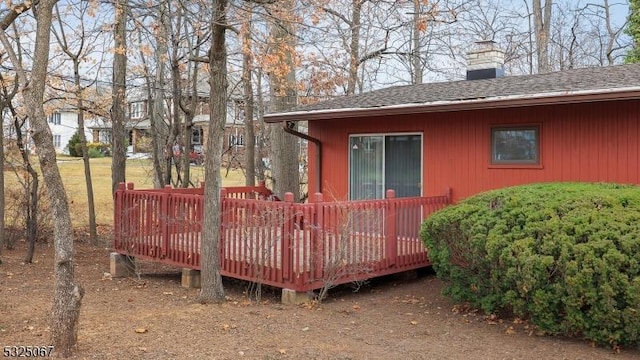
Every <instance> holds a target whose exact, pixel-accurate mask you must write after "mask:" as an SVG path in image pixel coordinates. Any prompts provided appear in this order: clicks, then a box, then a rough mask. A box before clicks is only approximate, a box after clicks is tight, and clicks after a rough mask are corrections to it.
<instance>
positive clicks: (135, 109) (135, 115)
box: [130, 102, 144, 119]
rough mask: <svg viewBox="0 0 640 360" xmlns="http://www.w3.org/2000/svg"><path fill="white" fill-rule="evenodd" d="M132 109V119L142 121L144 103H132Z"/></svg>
mask: <svg viewBox="0 0 640 360" xmlns="http://www.w3.org/2000/svg"><path fill="white" fill-rule="evenodd" d="M130 109H131V118H132V119H140V118H141V117H142V114H143V111H144V103H142V102H134V103H131V105H130Z"/></svg>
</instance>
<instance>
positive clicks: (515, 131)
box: [491, 126, 540, 165]
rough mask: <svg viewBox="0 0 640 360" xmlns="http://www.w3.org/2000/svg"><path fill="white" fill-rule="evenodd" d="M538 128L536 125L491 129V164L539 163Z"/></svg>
mask: <svg viewBox="0 0 640 360" xmlns="http://www.w3.org/2000/svg"><path fill="white" fill-rule="evenodd" d="M539 135H540V129H539V127H537V126H527V127H496V128H492V129H491V163H492V164H498V165H500V164H523V165H527V164H531V165H533V164H539V163H540V149H539V147H540V141H539V137H540V136H539Z"/></svg>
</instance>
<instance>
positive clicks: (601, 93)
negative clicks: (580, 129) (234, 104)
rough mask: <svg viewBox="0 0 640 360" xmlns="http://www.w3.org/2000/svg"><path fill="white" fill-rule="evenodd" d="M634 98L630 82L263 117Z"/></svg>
mask: <svg viewBox="0 0 640 360" xmlns="http://www.w3.org/2000/svg"><path fill="white" fill-rule="evenodd" d="M631 99H640V87H638V86H630V87H625V88H613V89H597V90H578V91H556V92H548V93H541V94H519V95H505V96H492V97H486V98H474V99H459V100H441V101H432V102H426V103H405V104H394V105H384V106H378V107H368V108H338V109H322V110H309V111H304V110H303V111H292V112H284V113H274V114H266V115H265V116H264V121H265V122H266V123H275V122H283V121H303V120H306V121H313V120H327V119H337V118H356V117H366V116H385V115H402V114H416V113H437V112H450V111H465V110H480V109H496V108H512V107H523V106H539V105H555V104H575V103H583V102H597V101H613V100H631Z"/></svg>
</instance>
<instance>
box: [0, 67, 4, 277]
mask: <svg viewBox="0 0 640 360" xmlns="http://www.w3.org/2000/svg"><path fill="white" fill-rule="evenodd" d="M1 80H2V79H0V81H1ZM3 95H4V94H3ZM4 101H5V99H2V100H0V114H4V109H5V105H4ZM2 120H3V121H0V134H1V135H0V159H2V173H1V174H0V265H2V252H3V251H4V242H5V240H4V238H5V232H4V165H5V164H4V159H5V156H4V155H5V154H4V118H3V119H2Z"/></svg>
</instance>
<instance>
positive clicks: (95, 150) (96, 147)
mask: <svg viewBox="0 0 640 360" xmlns="http://www.w3.org/2000/svg"><path fill="white" fill-rule="evenodd" d="M110 148H111V147H110V146H109V144H105V143H94V142H87V153H88V155H89V157H90V158H101V157H104V156H105V155H108V154H110V153H111V149H110ZM67 149H68V150H69V155H71V156H75V157H82V143H81V142H80V133H78V132H77V131H76V132H75V133H74V134H73V136H71V139H69V144H68V145H67Z"/></svg>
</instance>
